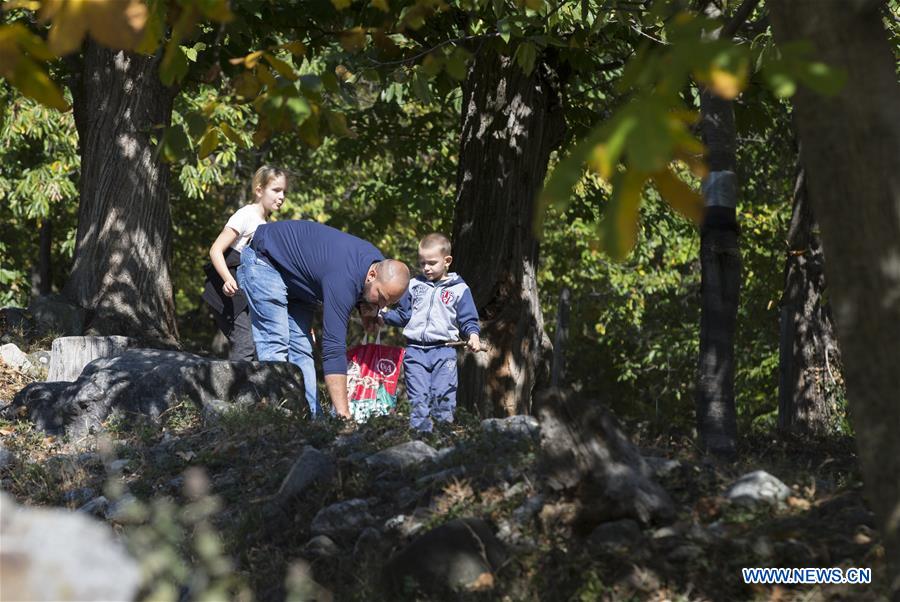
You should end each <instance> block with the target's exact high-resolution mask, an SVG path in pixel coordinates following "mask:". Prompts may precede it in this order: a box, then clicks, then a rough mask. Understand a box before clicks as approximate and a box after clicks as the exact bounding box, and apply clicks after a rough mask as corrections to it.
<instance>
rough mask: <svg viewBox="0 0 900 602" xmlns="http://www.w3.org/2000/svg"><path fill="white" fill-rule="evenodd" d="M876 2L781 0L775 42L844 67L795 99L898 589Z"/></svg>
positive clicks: (899, 536) (894, 303)
mask: <svg viewBox="0 0 900 602" xmlns="http://www.w3.org/2000/svg"><path fill="white" fill-rule="evenodd" d="M882 5H883V3H880V2H873V1H862V0H861V1H857V2H821V1H820V0H790V1H786V0H778V1H776V2H772V3H770V4H769V9H770V10H771V14H772V24H773V26H774V28H775V34H776V37H777V39H778V41H779V43H782V44H784V43H788V42H791V41H792V40H795V39H809V40H811V41H812V43H813V45H814V47H815V49H816V53H817V60H821V61H823V62H824V63H826V64H827V65H830V66H832V67H835V68H838V69H841V70H843V71H844V72H845V73H846V74H847V82H846V84H845V85H844V86H843V87H842V88H841V90H840V92H839V93H838V94H836V95H834V96H831V97H824V96H820V95H816V94H814V93H812V92H811V91H809V90H807V89H805V88H802V87H801V88H800V89H799V90H798V92H797V95H796V97H795V101H794V106H795V110H796V116H797V124H798V129H799V135H800V140H801V143H802V147H803V163H804V168H805V169H806V173H807V177H808V185H809V193H810V199H811V200H812V203H813V210H814V212H815V216H816V219H818V221H819V224H820V226H821V228H822V244H823V246H824V248H825V253H826V255H827V256H828V263H827V264H826V266H825V269H826V274H827V277H828V283H829V289H830V291H831V294H830V298H831V302H832V308H833V310H834V321H835V327H836V329H837V333H838V338H839V340H840V342H841V353H842V358H843V366H844V379H845V382H846V385H847V396H848V399H849V403H850V411H851V419H852V421H853V426H854V429H855V431H856V442H857V446H858V448H859V457H860V464H861V468H862V472H863V476H864V480H865V484H866V488H867V493H868V496H867V497H868V499H869V501H870V503H871V504H872V508H873V510H874V511H875V514H876V517H877V519H878V523H879V527H880V529H881V532H882V536H883V537H884V544H885V550H886V559H887V561H888V573H887V574H888V575H889V576H890V578H891V579H893V580H894V581H893V585H892V587H893V591H894V595H895V596H900V437H897V431H898V430H900V370H898V358H900V103H898V102H897V99H898V98H900V83H898V81H897V73H896V60H895V57H894V54H893V49H892V47H891V44H890V42H889V39H888V34H887V32H886V31H885V28H884V24H883V22H882V15H881V13H880V10H879V8H880V7H881V6H882Z"/></svg>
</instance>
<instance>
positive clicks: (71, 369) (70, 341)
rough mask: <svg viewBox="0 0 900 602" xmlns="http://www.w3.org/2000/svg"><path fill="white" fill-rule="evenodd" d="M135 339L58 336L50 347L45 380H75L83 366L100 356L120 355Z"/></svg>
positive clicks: (132, 344)
mask: <svg viewBox="0 0 900 602" xmlns="http://www.w3.org/2000/svg"><path fill="white" fill-rule="evenodd" d="M136 343H137V341H135V340H134V339H131V338H128V337H118V336H112V337H59V338H56V339H53V345H52V347H51V348H50V369H49V373H48V374H47V382H51V381H75V380H78V377H79V376H81V371H82V370H84V367H85V366H87V365H88V364H90V363H91V362H92V361H94V360H95V359H98V358H101V357H115V356H117V355H122V354H123V353H125V352H126V351H128V349H129V348H130V347H134V346H135V345H136Z"/></svg>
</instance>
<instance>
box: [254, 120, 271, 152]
mask: <svg viewBox="0 0 900 602" xmlns="http://www.w3.org/2000/svg"><path fill="white" fill-rule="evenodd" d="M271 134H272V132H270V131H269V128H268V127H267V126H266V125H265V124H264V123H260V124H259V127H258V128H257V129H256V131H255V132H253V144H255V145H256V146H257V147H259V146H262V145H263V143H264V142H265V141H266V140H268V139H269V136H270V135H271Z"/></svg>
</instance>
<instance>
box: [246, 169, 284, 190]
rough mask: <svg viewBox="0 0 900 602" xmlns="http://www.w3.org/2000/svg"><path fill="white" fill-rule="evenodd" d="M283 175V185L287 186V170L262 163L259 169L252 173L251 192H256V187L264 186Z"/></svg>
mask: <svg viewBox="0 0 900 602" xmlns="http://www.w3.org/2000/svg"><path fill="white" fill-rule="evenodd" d="M281 176H283V177H284V185H285V188H287V187H288V186H289V185H290V183H291V182H290V177H289V176H288V172H286V171H285V170H283V169H281V168H280V167H273V166H272V165H263V166H262V167H260V168H259V169H257V170H256V173H255V174H253V181H252V184H251V190H252V191H253V194H256V189H257V188H265V187H266V186H268V185H269V182H271V181H272V180H274V179H275V178H278V177H281Z"/></svg>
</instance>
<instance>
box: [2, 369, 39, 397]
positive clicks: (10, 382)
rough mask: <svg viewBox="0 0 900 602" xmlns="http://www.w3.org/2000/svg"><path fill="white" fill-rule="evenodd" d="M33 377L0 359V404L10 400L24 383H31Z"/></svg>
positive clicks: (33, 379)
mask: <svg viewBox="0 0 900 602" xmlns="http://www.w3.org/2000/svg"><path fill="white" fill-rule="evenodd" d="M34 381H35V378H34V377H33V376H29V375H27V374H25V373H24V372H22V371H21V370H17V369H16V368H13V367H12V366H10V365H9V364H7V363H6V362H4V361H3V360H0V405H2V404H3V402H10V401H12V398H13V397H15V396H16V393H18V392H19V391H20V390H21V389H22V388H23V387H24V386H25V385H27V384H29V383H33V382H34Z"/></svg>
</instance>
